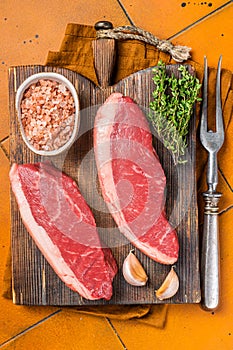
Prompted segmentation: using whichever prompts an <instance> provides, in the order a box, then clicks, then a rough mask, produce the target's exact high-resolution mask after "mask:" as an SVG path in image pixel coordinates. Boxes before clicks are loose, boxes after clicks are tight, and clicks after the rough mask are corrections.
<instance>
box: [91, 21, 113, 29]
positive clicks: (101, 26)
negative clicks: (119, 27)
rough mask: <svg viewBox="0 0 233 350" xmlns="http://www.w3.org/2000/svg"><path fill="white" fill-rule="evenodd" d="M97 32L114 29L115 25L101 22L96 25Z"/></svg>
mask: <svg viewBox="0 0 233 350" xmlns="http://www.w3.org/2000/svg"><path fill="white" fill-rule="evenodd" d="M94 28H95V30H106V29H113V25H112V23H111V22H108V21H99V22H97V23H96V24H95V25H94Z"/></svg>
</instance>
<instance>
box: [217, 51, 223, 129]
mask: <svg viewBox="0 0 233 350" xmlns="http://www.w3.org/2000/svg"><path fill="white" fill-rule="evenodd" d="M221 63H222V55H221V56H220V57H219V61H218V71H217V80H216V131H217V132H218V133H223V131H224V130H223V119H222V105H221V86H220V82H221Z"/></svg>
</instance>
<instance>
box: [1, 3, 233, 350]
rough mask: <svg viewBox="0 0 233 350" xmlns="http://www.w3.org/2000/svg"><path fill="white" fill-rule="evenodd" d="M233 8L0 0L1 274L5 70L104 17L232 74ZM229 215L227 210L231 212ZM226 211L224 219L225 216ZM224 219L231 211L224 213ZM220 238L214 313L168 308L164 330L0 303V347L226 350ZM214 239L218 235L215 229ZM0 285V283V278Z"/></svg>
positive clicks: (228, 286) (230, 303) (5, 218)
mask: <svg viewBox="0 0 233 350" xmlns="http://www.w3.org/2000/svg"><path fill="white" fill-rule="evenodd" d="M232 19H233V6H232V2H231V1H228V2H226V1H221V0H214V1H211V0H210V1H206V2H204V1H198V0H194V1H181V0H180V1H178V0H163V1H161V0H152V1H149V0H121V1H117V0H108V1H106V0H104V1H103V0H99V1H95V0H77V1H69V0H63V1H60V0H50V1H47V0H40V1H38V0H35V1H29V0H25V1H18V0H1V3H0V23H1V25H0V38H1V40H0V141H1V143H0V145H1V148H0V174H1V182H0V227H1V233H2V235H1V237H0V241H1V242H0V243H1V244H0V249H1V252H0V275H1V276H3V272H4V267H5V263H6V257H7V251H8V247H9V244H10V233H9V232H10V216H9V180H8V172H9V160H8V159H9V157H8V153H9V112H8V68H9V67H10V66H12V65H26V64H44V63H45V60H46V57H47V53H48V51H58V50H59V47H60V44H61V41H62V39H63V36H64V33H65V28H66V25H67V24H68V23H71V22H73V23H80V24H89V25H93V24H94V23H95V22H97V21H99V20H109V21H111V22H112V23H113V25H114V26H118V25H127V24H133V25H136V26H138V27H141V28H143V29H145V30H148V31H151V32H152V33H153V34H154V35H155V36H157V37H159V38H160V39H170V40H171V41H172V42H173V43H174V44H180V45H186V46H190V47H192V52H191V53H192V58H193V60H195V61H197V62H199V63H202V62H203V56H204V55H207V56H208V63H209V65H210V66H216V63H217V60H218V57H219V55H220V54H223V64H222V66H223V67H224V68H227V69H230V70H233V61H232V56H233V47H232ZM231 210H232V209H231ZM227 215H228V213H225V215H224V218H226V219H227ZM229 215H230V214H229ZM227 222H229V220H228V221H227V220H225V221H224V220H220V227H222V230H224V232H228V234H227V235H225V237H221V288H222V294H221V303H220V307H219V309H218V310H217V311H215V312H214V313H208V312H205V311H203V310H202V309H201V308H200V306H199V305H173V306H170V307H169V311H168V320H167V323H166V326H165V328H164V329H156V328H154V327H151V326H145V325H142V324H138V322H137V321H136V320H131V321H111V323H109V322H108V320H107V319H105V318H98V317H95V316H88V315H84V314H71V313H68V312H66V311H64V310H63V311H60V310H59V309H58V308H55V307H22V306H15V305H13V304H12V302H11V301H9V300H5V299H3V298H2V297H1V298H0V303H1V305H0V346H1V347H2V348H3V349H4V350H6V349H17V350H18V349H20V350H21V349H23V350H24V349H26V350H27V349H38V350H39V349H44V350H47V349H53V350H57V349H79V350H84V349H88V350H89V349H96V350H98V349H110V350H115V349H116V350H120V349H128V350H137V349H140V350H144V349H145V350H148V349H155V348H163V349H171V350H176V349H188V350H191V349H195V350H196V349H198V350H202V349H203V350H204V349H205V350H215V349H224V350H232V349H233V321H232V315H233V282H232V281H233V279H232V273H233V272H232V271H233V263H232V261H233V258H232V254H231V253H232V251H233V238H232V227H229V228H228V227H227V226H226V225H228V226H229V223H228V224H227ZM220 235H221V232H220ZM0 283H1V286H2V278H1V281H0Z"/></svg>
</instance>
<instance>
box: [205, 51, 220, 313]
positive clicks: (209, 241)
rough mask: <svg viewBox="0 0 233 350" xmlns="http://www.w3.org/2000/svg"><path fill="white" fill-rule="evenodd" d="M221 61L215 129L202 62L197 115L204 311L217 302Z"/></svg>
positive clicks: (206, 75) (216, 304)
mask: <svg viewBox="0 0 233 350" xmlns="http://www.w3.org/2000/svg"><path fill="white" fill-rule="evenodd" d="M221 62H222V56H220V58H219V62H218V70H217V80H216V131H215V132H213V131H212V130H208V127H207V107H208V105H207V99H208V98H207V92H208V66H207V59H206V57H205V61H204V82H203V85H204V86H203V104H202V116H201V129H200V139H201V143H202V145H203V146H204V147H205V149H206V150H207V151H208V152H209V157H208V166H207V185H208V190H207V191H206V192H204V193H203V197H204V200H205V211H204V226H203V238H202V256H201V284H202V286H201V287H202V307H203V308H204V309H205V310H214V309H216V308H217V307H218V303H219V242H218V241H219V238H218V235H219V233H218V231H219V229H218V202H219V199H220V197H221V195H222V194H221V193H219V192H217V191H216V187H217V184H218V165H217V152H218V151H219V149H220V148H221V147H222V144H223V141H224V127H223V119H222V107H221V93H220V79H221Z"/></svg>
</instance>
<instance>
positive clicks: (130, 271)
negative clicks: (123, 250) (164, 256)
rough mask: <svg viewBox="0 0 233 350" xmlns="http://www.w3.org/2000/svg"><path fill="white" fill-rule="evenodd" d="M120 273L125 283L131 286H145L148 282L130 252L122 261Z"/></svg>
mask: <svg viewBox="0 0 233 350" xmlns="http://www.w3.org/2000/svg"><path fill="white" fill-rule="evenodd" d="M122 272H123V276H124V278H125V280H126V282H128V283H129V284H131V285H132V286H145V284H146V282H147V280H148V277H147V275H146V272H145V270H144V269H143V267H142V265H141V263H140V262H139V260H138V259H137V258H136V256H135V255H134V254H133V252H132V251H130V252H129V254H128V255H127V257H126V258H125V260H124V263H123V267H122Z"/></svg>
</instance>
